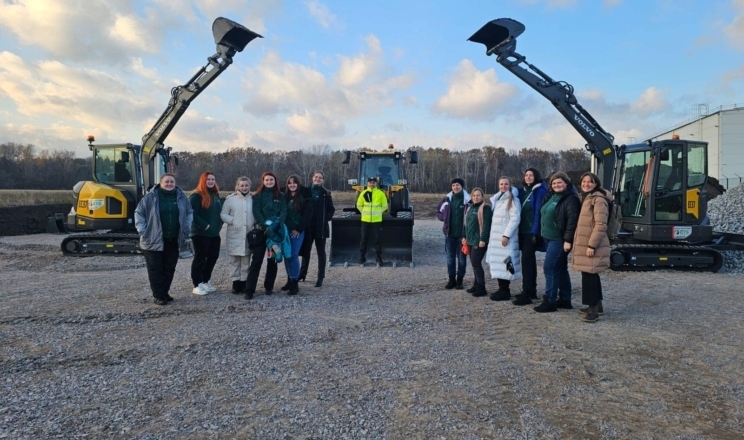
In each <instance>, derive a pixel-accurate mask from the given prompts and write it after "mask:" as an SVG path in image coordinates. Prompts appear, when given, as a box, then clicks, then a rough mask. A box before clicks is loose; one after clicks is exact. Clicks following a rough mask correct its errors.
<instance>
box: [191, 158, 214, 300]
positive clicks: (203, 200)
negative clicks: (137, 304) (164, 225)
mask: <svg viewBox="0 0 744 440" xmlns="http://www.w3.org/2000/svg"><path fill="white" fill-rule="evenodd" d="M189 202H191V208H193V210H194V222H193V223H192V224H191V241H192V242H193V243H194V260H193V261H192V262H191V281H192V282H193V283H194V290H192V293H193V294H194V295H206V294H208V293H209V292H214V291H215V290H217V288H216V287H214V286H213V285H212V281H211V280H212V270H213V269H214V265H215V264H216V263H217V258H219V256H220V229H222V219H221V218H220V213H221V212H222V201H221V200H220V187H219V186H217V179H216V178H215V177H214V174H212V172H211V171H205V172H203V173H202V174H201V176H199V184H198V185H196V188H195V189H194V192H193V193H192V194H191V196H189Z"/></svg>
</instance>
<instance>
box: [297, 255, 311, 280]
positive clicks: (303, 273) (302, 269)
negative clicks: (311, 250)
mask: <svg viewBox="0 0 744 440" xmlns="http://www.w3.org/2000/svg"><path fill="white" fill-rule="evenodd" d="M308 266H310V258H305V257H303V258H302V263H301V264H300V276H299V277H297V281H305V277H307V268H308Z"/></svg>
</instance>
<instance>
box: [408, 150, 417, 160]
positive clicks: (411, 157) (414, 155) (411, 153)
mask: <svg viewBox="0 0 744 440" xmlns="http://www.w3.org/2000/svg"><path fill="white" fill-rule="evenodd" d="M408 163H418V151H416V150H411V151H409V152H408Z"/></svg>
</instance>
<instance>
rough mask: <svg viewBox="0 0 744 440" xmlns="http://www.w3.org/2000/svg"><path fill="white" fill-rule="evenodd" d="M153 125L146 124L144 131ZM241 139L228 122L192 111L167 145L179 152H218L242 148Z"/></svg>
mask: <svg viewBox="0 0 744 440" xmlns="http://www.w3.org/2000/svg"><path fill="white" fill-rule="evenodd" d="M152 123H154V120H153V121H152ZM152 123H150V124H146V126H145V127H146V128H144V130H149V129H150V126H151V124H152ZM240 137H241V135H240V133H239V132H238V131H237V130H235V129H233V128H231V127H230V125H229V124H228V123H227V122H226V121H224V120H221V119H215V118H212V117H210V116H205V115H204V114H202V113H200V112H197V111H194V110H193V109H192V110H189V111H188V112H186V113H184V115H183V117H182V118H181V120H180V121H179V123H178V125H177V126H176V128H175V129H174V130H173V132H171V134H170V136H168V139H167V142H166V144H168V145H172V146H173V147H174V149H178V150H186V151H212V152H217V151H224V150H226V149H228V148H234V147H238V146H240V145H239V144H240Z"/></svg>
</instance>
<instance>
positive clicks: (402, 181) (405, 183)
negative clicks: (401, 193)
mask: <svg viewBox="0 0 744 440" xmlns="http://www.w3.org/2000/svg"><path fill="white" fill-rule="evenodd" d="M398 185H408V180H407V179H398Z"/></svg>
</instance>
